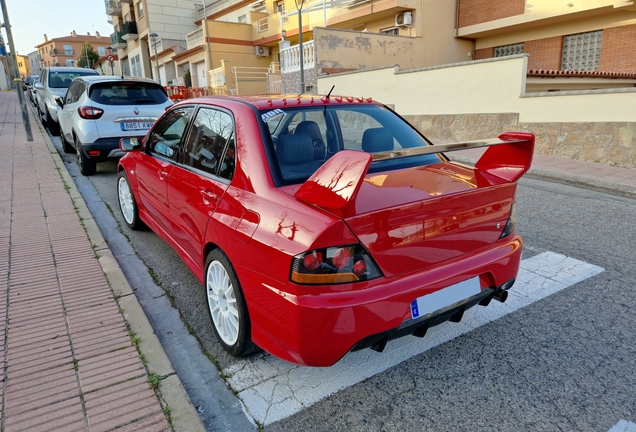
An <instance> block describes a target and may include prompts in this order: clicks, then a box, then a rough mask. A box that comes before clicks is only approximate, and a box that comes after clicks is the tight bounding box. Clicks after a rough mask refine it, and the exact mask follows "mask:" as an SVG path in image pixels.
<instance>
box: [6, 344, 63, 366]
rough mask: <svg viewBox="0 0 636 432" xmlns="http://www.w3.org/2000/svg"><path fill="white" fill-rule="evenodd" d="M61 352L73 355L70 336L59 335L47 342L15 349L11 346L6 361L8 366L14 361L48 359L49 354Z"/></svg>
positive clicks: (17, 362)
mask: <svg viewBox="0 0 636 432" xmlns="http://www.w3.org/2000/svg"><path fill="white" fill-rule="evenodd" d="M61 353H67V354H68V355H69V356H70V355H71V346H70V344H69V339H68V336H64V337H59V338H57V339H55V340H54V341H49V342H48V343H46V344H44V343H41V344H34V345H25V346H20V347H17V348H14V349H11V348H9V349H8V350H7V358H6V363H7V367H9V366H11V365H12V364H14V363H16V364H19V363H22V362H24V361H28V360H34V359H36V358H39V359H46V358H47V356H49V355H53V354H61Z"/></svg>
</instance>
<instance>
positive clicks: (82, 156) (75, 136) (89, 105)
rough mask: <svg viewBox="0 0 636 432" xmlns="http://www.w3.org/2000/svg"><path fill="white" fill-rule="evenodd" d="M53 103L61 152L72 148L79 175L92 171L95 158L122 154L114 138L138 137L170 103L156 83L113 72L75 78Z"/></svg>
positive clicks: (94, 166)
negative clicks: (119, 75) (63, 95)
mask: <svg viewBox="0 0 636 432" xmlns="http://www.w3.org/2000/svg"><path fill="white" fill-rule="evenodd" d="M57 103H58V105H59V106H60V107H61V111H60V114H59V122H60V129H61V134H60V135H61V138H62V144H63V147H64V151H65V152H66V153H74V152H76V153H77V163H78V165H79V167H80V172H81V173H82V174H84V175H92V174H95V172H96V170H97V166H96V164H97V162H103V161H105V160H107V159H108V158H111V157H119V156H122V155H123V152H121V150H119V140H120V139H121V138H127V137H143V136H144V135H146V133H147V132H148V130H150V128H151V127H152V125H153V124H154V122H155V121H156V120H157V119H158V118H159V117H161V115H162V114H163V113H164V112H165V110H166V108H168V107H169V106H171V105H172V102H171V101H170V99H169V98H168V95H167V94H166V90H165V89H164V88H163V87H162V86H161V85H160V84H158V83H157V82H155V81H151V80H149V79H145V78H120V77H117V76H90V77H88V76H86V77H79V78H76V79H75V80H74V81H73V83H72V84H71V86H70V87H69V89H68V92H67V93H66V96H65V97H64V98H63V99H62V98H58V99H57Z"/></svg>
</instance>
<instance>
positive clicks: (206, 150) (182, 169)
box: [168, 106, 235, 270]
mask: <svg viewBox="0 0 636 432" xmlns="http://www.w3.org/2000/svg"><path fill="white" fill-rule="evenodd" d="M234 141H235V140H234V119H233V117H232V115H231V114H230V113H229V112H228V111H224V110H221V109H220V108H214V107H210V106H202V107H200V108H199V110H198V111H197V113H196V116H195V118H194V121H193V123H192V128H191V130H190V133H189V136H188V139H187V141H186V142H185V143H184V148H183V152H182V155H181V156H182V160H181V162H182V163H181V164H180V165H179V166H177V167H175V169H174V170H173V171H172V175H171V176H170V183H169V186H168V199H169V201H170V212H171V219H172V221H173V223H174V224H175V226H174V235H175V237H178V242H179V244H180V246H181V247H182V248H183V250H184V251H185V252H186V254H187V255H188V256H189V257H190V259H191V260H192V263H191V265H192V264H194V265H195V266H196V267H197V268H199V269H201V270H202V266H203V258H204V257H203V256H202V253H203V241H204V237H205V232H206V228H207V225H208V221H209V220H210V216H212V214H213V213H214V211H215V210H216V208H217V205H218V204H219V202H220V201H221V199H222V198H223V195H224V194H225V191H226V189H227V188H228V186H229V184H230V181H231V180H232V176H233V175H234V166H235V161H234V157H235V144H234Z"/></svg>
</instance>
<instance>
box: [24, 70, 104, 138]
mask: <svg viewBox="0 0 636 432" xmlns="http://www.w3.org/2000/svg"><path fill="white" fill-rule="evenodd" d="M85 75H98V74H97V72H96V71H94V70H93V69H82V68H75V67H57V66H55V67H45V68H42V71H41V72H40V82H38V83H36V84H35V89H36V99H37V103H36V108H37V109H38V113H39V114H40V119H41V120H42V121H43V122H45V123H46V127H48V128H49V132H51V135H59V133H60V126H59V123H58V118H57V117H58V110H59V107H58V105H57V102H55V98H57V97H64V95H65V94H66V89H68V87H69V86H70V85H71V82H73V79H74V78H76V77H78V76H85Z"/></svg>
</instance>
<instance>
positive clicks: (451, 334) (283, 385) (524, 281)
mask: <svg viewBox="0 0 636 432" xmlns="http://www.w3.org/2000/svg"><path fill="white" fill-rule="evenodd" d="M603 271H604V269H603V268H601V267H598V266H595V265H592V264H588V263H586V262H583V261H579V260H576V259H574V258H569V257H566V256H564V255H560V254H557V253H554V252H544V253H541V254H539V255H536V256H534V257H532V258H529V259H525V260H523V261H522V262H521V269H520V270H519V275H518V277H517V281H516V283H515V285H514V286H513V288H512V289H511V290H510V291H509V295H508V300H507V301H506V303H499V302H498V301H496V300H493V301H492V302H491V303H490V305H489V306H487V307H481V306H475V307H474V308H472V309H469V310H468V311H466V313H465V314H464V318H463V320H462V321H461V322H460V323H444V324H441V325H439V326H436V327H433V328H431V329H429V331H428V333H427V334H426V336H425V337H424V338H422V339H419V338H416V337H409V336H406V337H404V338H401V339H397V340H393V341H390V342H389V343H388V344H387V346H386V349H385V351H384V352H383V353H377V352H375V351H372V350H370V349H365V350H362V351H356V352H352V353H349V354H347V355H346V356H345V357H344V358H343V359H341V360H340V361H339V362H338V363H336V364H335V365H334V366H331V367H328V368H310V367H303V366H297V365H293V364H290V363H287V362H285V361H282V360H279V359H277V358H275V357H273V356H270V355H267V354H263V355H261V356H260V357H256V358H252V359H249V360H245V361H241V362H238V363H235V364H233V365H232V366H230V367H228V368H226V369H224V370H223V374H224V375H225V376H226V377H227V380H228V382H229V384H230V385H231V386H232V387H233V388H234V389H235V390H236V391H238V392H239V395H238V396H239V398H240V399H241V400H242V401H243V403H244V404H245V408H246V410H247V412H248V413H249V414H250V415H251V416H252V417H253V418H254V419H256V420H257V421H259V422H260V423H261V424H264V425H267V424H271V423H273V422H275V421H278V420H281V419H284V418H286V417H288V416H290V415H292V414H295V413H297V412H298V411H300V410H302V409H304V408H307V407H309V406H311V405H313V404H315V403H316V402H318V401H320V400H322V399H324V398H326V397H328V396H329V395H332V394H334V393H336V392H338V391H340V390H343V389H345V388H347V387H350V386H352V385H354V384H356V383H359V382H360V381H363V380H365V379H367V378H369V377H372V376H373V375H376V374H378V373H380V372H383V371H385V370H386V369H388V368H390V367H393V366H395V365H397V364H399V363H402V362H403V361H405V360H407V359H409V358H411V357H413V356H415V355H417V354H421V353H423V352H425V351H427V350H429V349H431V348H433V347H435V346H437V345H440V344H442V343H444V342H447V341H450V340H452V339H455V338H456V337H458V336H461V335H462V334H464V333H467V332H469V331H472V330H474V329H476V328H478V327H480V326H482V325H484V324H487V323H489V322H490V321H494V320H496V319H498V318H501V317H502V316H504V315H507V314H509V313H511V312H514V311H516V310H517V309H520V308H522V307H525V306H528V305H530V304H532V303H534V302H536V301H538V300H541V299H543V298H545V297H547V296H549V295H551V294H554V293H556V292H558V291H561V290H562V289H564V288H567V287H568V286H571V285H573V284H575V283H577V282H581V281H583V280H585V279H587V278H589V277H592V276H594V275H597V274H599V273H601V272H603ZM619 431H620V432H623V429H619ZM625 431H628V432H636V430H632V429H625ZM612 432H616V431H614V430H612Z"/></svg>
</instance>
